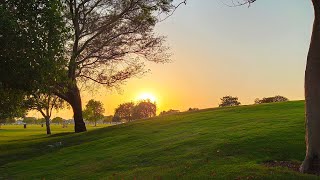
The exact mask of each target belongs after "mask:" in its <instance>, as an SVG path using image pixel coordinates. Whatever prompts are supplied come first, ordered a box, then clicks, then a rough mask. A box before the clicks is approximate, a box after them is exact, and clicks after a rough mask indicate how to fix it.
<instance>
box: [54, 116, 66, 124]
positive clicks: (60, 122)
mask: <svg viewBox="0 0 320 180" xmlns="http://www.w3.org/2000/svg"><path fill="white" fill-rule="evenodd" d="M51 122H52V123H55V124H62V123H63V122H64V119H63V118H62V117H55V118H53V119H52V120H51Z"/></svg>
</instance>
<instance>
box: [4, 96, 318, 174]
mask: <svg viewBox="0 0 320 180" xmlns="http://www.w3.org/2000/svg"><path fill="white" fill-rule="evenodd" d="M271 112H272V113H271ZM303 127H304V102H303V101H299V102H285V103H275V104H262V105H255V106H239V107H230V108H214V109H206V110H199V111H196V112H182V113H179V114H175V115H168V116H158V117H154V118H152V120H141V121H135V122H131V123H125V124H122V125H117V126H111V127H107V128H104V129H98V130H93V131H89V132H86V133H81V134H73V133H71V134H67V133H62V134H59V136H50V137H47V136H46V135H44V134H41V133H42V131H43V130H41V128H40V126H36V127H35V126H28V128H27V129H23V128H22V126H20V127H17V128H13V127H12V129H10V127H8V129H6V130H5V131H2V130H0V149H5V150H4V151H0V157H1V158H0V164H1V166H2V167H3V168H0V174H1V177H3V179H39V177H40V178H45V179H134V178H136V179H157V178H161V179H250V178H254V179H267V180H268V179H270V180H272V179H315V180H316V179H318V176H316V175H308V174H301V173H297V172H295V171H292V170H290V169H288V168H286V167H275V168H273V167H266V166H264V165H263V162H265V161H270V160H277V161H294V162H297V163H299V162H301V161H302V160H303V159H304V155H305V154H304V152H305V141H304V140H305V139H304V133H305V130H304V128H303ZM4 128H7V127H4ZM57 128H60V129H57ZM72 128H73V127H68V129H62V128H61V126H59V127H57V126H56V127H55V126H53V131H54V132H55V133H57V132H71V131H72ZM89 128H93V127H89ZM31 129H32V130H31ZM55 129H56V130H55ZM35 137H36V138H35ZM13 140H15V141H13ZM17 140H19V141H17ZM56 142H62V143H63V146H62V147H60V148H49V147H46V145H48V144H54V143H56ZM79 159H81V160H79ZM74 164H76V166H74ZM44 165H45V166H44Z"/></svg>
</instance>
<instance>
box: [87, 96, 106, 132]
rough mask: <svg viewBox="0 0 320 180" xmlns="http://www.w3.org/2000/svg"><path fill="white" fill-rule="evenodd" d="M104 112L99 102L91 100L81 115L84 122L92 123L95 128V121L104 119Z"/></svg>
mask: <svg viewBox="0 0 320 180" xmlns="http://www.w3.org/2000/svg"><path fill="white" fill-rule="evenodd" d="M104 111H105V110H104V108H103V105H102V103H101V102H100V101H95V100H93V99H91V100H89V102H88V104H87V105H86V109H85V110H84V111H83V115H84V118H85V119H86V120H88V121H91V122H94V126H97V121H98V120H99V119H102V118H103V117H104V116H103V113H104Z"/></svg>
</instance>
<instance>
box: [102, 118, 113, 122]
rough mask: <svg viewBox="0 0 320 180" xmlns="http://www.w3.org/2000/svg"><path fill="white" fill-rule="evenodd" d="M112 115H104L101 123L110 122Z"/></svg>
mask: <svg viewBox="0 0 320 180" xmlns="http://www.w3.org/2000/svg"><path fill="white" fill-rule="evenodd" d="M112 119H113V116H104V118H103V123H110V122H112Z"/></svg>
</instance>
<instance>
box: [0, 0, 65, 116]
mask: <svg viewBox="0 0 320 180" xmlns="http://www.w3.org/2000/svg"><path fill="white" fill-rule="evenodd" d="M62 8H63V7H62V4H61V2H60V1H59V0H30V1H23V0H3V1H0V22H1V23H0V42H1V46H0V98H1V102H0V117H4V116H7V117H8V116H11V117H17V116H22V115H23V114H24V111H25V110H26V109H27V108H28V106H27V105H30V104H26V100H27V99H28V97H30V95H33V94H34V93H35V92H37V93H39V92H41V93H47V92H49V90H51V89H52V88H53V87H54V86H55V84H57V83H58V82H60V81H61V80H62V79H64V78H63V77H62V76H64V74H65V73H64V72H65V69H64V67H65V66H63V63H65V59H64V44H65V40H66V32H67V30H66V27H65V21H64V19H63V16H62V13H61V11H62Z"/></svg>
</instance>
